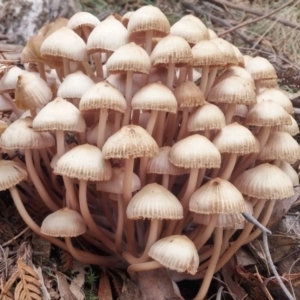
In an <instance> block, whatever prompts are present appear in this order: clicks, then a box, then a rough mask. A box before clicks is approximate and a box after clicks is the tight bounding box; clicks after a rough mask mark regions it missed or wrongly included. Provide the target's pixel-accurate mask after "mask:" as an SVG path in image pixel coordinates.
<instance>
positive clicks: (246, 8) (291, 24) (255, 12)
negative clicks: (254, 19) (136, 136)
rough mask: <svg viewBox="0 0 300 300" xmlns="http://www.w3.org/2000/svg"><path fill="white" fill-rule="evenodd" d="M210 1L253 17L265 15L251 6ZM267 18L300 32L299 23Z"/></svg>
mask: <svg viewBox="0 0 300 300" xmlns="http://www.w3.org/2000/svg"><path fill="white" fill-rule="evenodd" d="M210 1H212V2H214V3H218V4H221V5H224V6H228V7H230V8H233V9H236V10H241V11H243V12H247V13H249V14H252V15H256V16H262V15H263V12H261V11H259V10H257V9H255V8H251V7H249V6H245V5H243V6H242V5H238V4H235V3H232V2H230V1H226V0H210ZM266 18H268V19H271V20H274V21H275V20H276V21H278V23H281V24H283V25H286V26H289V27H292V28H295V29H297V30H300V24H299V23H294V22H290V21H286V20H283V19H280V18H279V19H277V18H276V17H274V16H268V17H266Z"/></svg>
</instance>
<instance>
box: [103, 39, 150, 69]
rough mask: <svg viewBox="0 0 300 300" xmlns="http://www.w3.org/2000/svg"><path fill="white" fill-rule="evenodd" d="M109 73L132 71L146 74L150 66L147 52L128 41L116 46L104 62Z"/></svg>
mask: <svg viewBox="0 0 300 300" xmlns="http://www.w3.org/2000/svg"><path fill="white" fill-rule="evenodd" d="M106 67H107V70H108V71H109V72H110V73H111V74H117V73H124V72H133V73H141V74H148V73H149V71H150V68H151V61H150V57H149V55H148V54H147V52H146V51H145V50H144V49H143V48H142V47H140V46H138V45H137V44H135V43H133V42H132V43H129V44H126V45H124V46H121V47H120V48H118V49H117V50H116V51H115V52H114V53H113V54H112V55H111V56H110V58H109V59H108V60H107V62H106Z"/></svg>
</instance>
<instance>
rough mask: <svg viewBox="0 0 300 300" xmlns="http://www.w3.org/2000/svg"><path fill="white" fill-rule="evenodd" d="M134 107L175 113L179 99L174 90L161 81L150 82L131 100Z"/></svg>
mask: <svg viewBox="0 0 300 300" xmlns="http://www.w3.org/2000/svg"><path fill="white" fill-rule="evenodd" d="M131 107H132V109H137V110H140V109H143V110H157V111H166V112H170V113H173V114H175V113H176V112H177V101H176V98H175V96H174V94H173V92H172V91H171V90H170V89H169V88H167V87H166V86H165V85H164V84H162V83H161V82H156V83H148V84H147V85H145V86H144V87H142V88H141V89H140V90H139V91H138V92H137V93H136V94H135V95H134V96H133V97H132V100H131Z"/></svg>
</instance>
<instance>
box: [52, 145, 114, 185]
mask: <svg viewBox="0 0 300 300" xmlns="http://www.w3.org/2000/svg"><path fill="white" fill-rule="evenodd" d="M54 173H55V174H59V175H65V176H68V177H71V178H78V179H79V180H90V181H100V180H109V179H110V178H111V176H112V170H111V166H110V163H109V161H107V160H104V158H103V156H102V152H101V150H100V149H99V148H97V147H95V146H93V145H89V144H84V145H79V146H76V147H74V148H73V149H71V150H70V151H68V152H67V153H65V154H64V155H62V156H61V157H60V158H59V159H58V161H57V163H56V166H55V169H54Z"/></svg>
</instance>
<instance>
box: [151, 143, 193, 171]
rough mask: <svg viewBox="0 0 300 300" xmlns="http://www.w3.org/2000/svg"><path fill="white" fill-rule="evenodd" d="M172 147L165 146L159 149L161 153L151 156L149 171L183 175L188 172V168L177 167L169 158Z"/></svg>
mask: <svg viewBox="0 0 300 300" xmlns="http://www.w3.org/2000/svg"><path fill="white" fill-rule="evenodd" d="M170 150H171V147H170V146H165V147H162V148H160V149H159V153H158V154H157V155H156V156H154V157H152V158H150V159H149V160H148V164H147V170H146V172H147V173H153V174H169V175H182V174H186V173H188V170H187V169H184V168H179V167H176V166H175V165H174V164H172V163H171V162H170V160H169V153H170Z"/></svg>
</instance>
